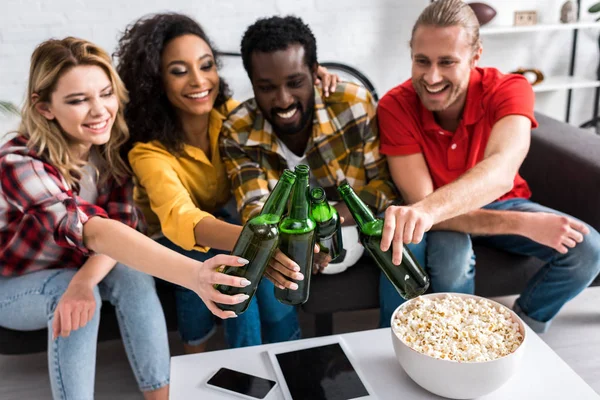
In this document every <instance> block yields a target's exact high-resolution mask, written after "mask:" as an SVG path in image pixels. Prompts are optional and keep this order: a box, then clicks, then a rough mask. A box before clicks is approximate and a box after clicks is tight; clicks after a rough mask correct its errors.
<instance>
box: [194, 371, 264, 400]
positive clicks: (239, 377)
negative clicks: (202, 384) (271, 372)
mask: <svg viewBox="0 0 600 400" xmlns="http://www.w3.org/2000/svg"><path fill="white" fill-rule="evenodd" d="M206 383H207V384H209V385H212V386H216V387H219V388H221V389H225V390H230V391H232V392H236V393H239V394H243V395H246V396H250V397H254V398H257V399H264V398H265V397H266V395H267V394H268V393H269V392H270V391H271V389H273V387H274V386H275V381H271V380H269V379H264V378H260V377H258V376H254V375H248V374H245V373H243V372H239V371H234V370H232V369H229V368H221V369H220V370H218V371H217V373H216V374H214V375H213V376H212V377H211V378H210V379H209V380H208V382H206Z"/></svg>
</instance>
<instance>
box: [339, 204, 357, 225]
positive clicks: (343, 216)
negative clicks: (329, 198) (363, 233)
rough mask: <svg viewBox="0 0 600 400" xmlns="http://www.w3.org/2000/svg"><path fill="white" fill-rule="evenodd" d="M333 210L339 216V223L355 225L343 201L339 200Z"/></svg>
mask: <svg viewBox="0 0 600 400" xmlns="http://www.w3.org/2000/svg"><path fill="white" fill-rule="evenodd" d="M334 207H335V210H336V211H337V212H338V215H339V216H340V223H341V224H342V226H351V225H356V221H354V217H353V216H352V214H351V213H350V210H349V209H348V206H347V205H346V203H344V202H343V201H340V202H339V203H337V204H336V205H335V206H334Z"/></svg>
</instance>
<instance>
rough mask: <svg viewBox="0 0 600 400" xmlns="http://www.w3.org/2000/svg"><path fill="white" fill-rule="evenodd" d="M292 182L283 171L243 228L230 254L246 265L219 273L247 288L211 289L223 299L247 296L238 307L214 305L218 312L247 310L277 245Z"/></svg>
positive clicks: (292, 175)
mask: <svg viewBox="0 0 600 400" xmlns="http://www.w3.org/2000/svg"><path fill="white" fill-rule="evenodd" d="M295 180H296V177H295V175H294V173H293V172H292V171H290V170H287V169H286V170H285V171H283V174H282V175H281V178H279V181H278V182H277V185H275V188H273V191H272V192H271V194H270V195H269V197H268V198H267V201H266V202H265V205H264V206H263V209H262V211H261V212H260V214H258V215H256V216H254V217H252V218H251V219H250V220H248V222H246V224H245V225H244V228H243V229H242V233H241V234H240V237H239V238H238V240H237V242H236V243H235V246H234V247H233V251H232V252H231V254H232V255H234V256H239V257H242V258H245V259H246V260H248V261H249V263H248V264H246V265H244V266H242V267H231V266H226V267H225V269H224V270H223V273H225V274H227V275H233V276H240V277H244V278H246V279H248V280H249V281H250V282H251V284H250V285H248V286H246V287H243V288H242V287H233V286H228V285H215V288H216V289H217V290H218V291H220V292H221V293H224V294H227V295H231V296H234V295H237V294H247V295H248V296H249V298H248V299H247V300H246V301H244V302H242V303H238V304H217V305H218V307H219V308H220V309H221V310H224V311H233V312H235V313H236V314H237V315H240V314H242V313H243V312H244V311H246V309H247V308H248V305H249V304H250V301H251V300H252V297H253V296H254V293H255V292H256V288H257V287H258V284H259V283H260V280H261V278H262V276H263V274H264V272H265V269H266V268H267V265H268V263H269V260H270V259H271V257H272V256H273V253H274V252H275V250H277V244H278V242H279V229H278V227H277V225H278V224H279V221H280V219H281V215H282V214H283V211H284V209H285V206H286V205H287V201H288V197H289V196H290V192H291V191H292V187H293V185H294V181H295Z"/></svg>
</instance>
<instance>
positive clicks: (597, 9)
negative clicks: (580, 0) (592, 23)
mask: <svg viewBox="0 0 600 400" xmlns="http://www.w3.org/2000/svg"><path fill="white" fill-rule="evenodd" d="M588 12H589V13H591V14H594V13H597V12H600V1H599V2H597V3H596V4H594V5H592V6H590V8H588ZM598 21H600V17H598V18H596V22H598Z"/></svg>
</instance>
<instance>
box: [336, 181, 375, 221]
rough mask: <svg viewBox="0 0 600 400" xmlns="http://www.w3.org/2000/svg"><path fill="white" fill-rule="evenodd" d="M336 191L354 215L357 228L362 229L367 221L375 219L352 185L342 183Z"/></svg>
mask: <svg viewBox="0 0 600 400" xmlns="http://www.w3.org/2000/svg"><path fill="white" fill-rule="evenodd" d="M338 192H339V193H340V196H341V197H342V200H344V203H346V205H347V206H348V210H350V214H352V216H353V217H354V220H355V221H356V224H357V225H358V228H359V229H360V230H361V231H363V230H364V229H365V227H366V225H367V224H368V223H369V222H373V221H375V220H376V218H375V216H374V215H373V213H372V212H371V210H370V209H369V207H368V206H367V205H366V204H365V203H364V202H363V201H362V200H361V199H360V197H358V195H357V194H356V192H355V191H354V190H353V189H352V187H351V186H350V185H349V184H347V183H344V184H342V185H341V186H339V187H338Z"/></svg>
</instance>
